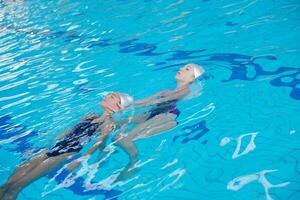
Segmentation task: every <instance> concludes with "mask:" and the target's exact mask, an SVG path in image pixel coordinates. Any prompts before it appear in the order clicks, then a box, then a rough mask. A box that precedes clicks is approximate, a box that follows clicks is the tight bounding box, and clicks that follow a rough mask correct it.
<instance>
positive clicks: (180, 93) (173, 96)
mask: <svg viewBox="0 0 300 200" xmlns="http://www.w3.org/2000/svg"><path fill="white" fill-rule="evenodd" d="M188 94H189V89H188V88H184V89H181V90H175V91H173V92H168V95H167V96H164V97H162V98H160V99H155V100H151V101H148V102H146V103H144V104H140V105H135V106H134V107H135V108H142V107H147V106H152V105H156V104H160V103H164V102H168V101H172V100H177V99H181V98H183V97H185V96H187V95H188Z"/></svg>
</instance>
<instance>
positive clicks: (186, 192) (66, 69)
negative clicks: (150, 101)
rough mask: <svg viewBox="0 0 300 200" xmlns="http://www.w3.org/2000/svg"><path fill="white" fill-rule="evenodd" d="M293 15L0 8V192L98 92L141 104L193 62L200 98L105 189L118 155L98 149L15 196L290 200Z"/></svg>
mask: <svg viewBox="0 0 300 200" xmlns="http://www.w3.org/2000/svg"><path fill="white" fill-rule="evenodd" d="M299 13H300V2H299V1H298V0H293V1H292V0H285V1H284V0H278V1H271V0H264V1H262V0H245V1H233V0H227V1H225V0H224V1H213V0H210V1H209V0H202V1H200V0H197V1H196V0H194V1H193V0H190V1H187V0H185V1H184V0H179V1H176V0H175V1H167V0H166V1H162V0H161V1H151V0H147V1H146V0H144V1H142V0H141V1H125V0H124V1H121V0H120V1H117V0H112V1H107V0H102V1H101V0H98V1H96V0H91V1H71V0H60V1H36V0H27V1H21V0H19V1H0V116H1V117H0V155H1V156H0V157H1V162H0V176H1V177H2V178H1V180H0V185H2V184H4V183H5V181H6V180H7V178H8V177H9V175H11V174H12V173H13V170H14V169H15V167H16V166H17V165H19V164H20V163H21V162H22V161H24V160H25V159H29V158H31V157H32V156H34V155H35V154H36V153H37V152H38V151H39V150H41V149H44V148H49V147H51V144H49V140H51V139H52V138H54V137H55V136H56V135H58V134H59V133H61V132H62V131H63V130H65V129H67V128H68V127H70V126H72V124H74V123H76V121H78V119H79V118H80V117H82V116H83V115H85V114H87V113H90V112H94V111H97V112H101V110H100V107H99V105H98V103H99V101H100V100H101V98H102V96H103V95H104V94H105V93H106V92H108V91H121V92H125V93H128V94H131V95H132V96H134V97H135V98H137V99H138V98H143V97H147V96H149V95H151V94H153V93H154V92H157V91H160V90H163V89H169V88H172V87H175V81H174V75H175V72H176V70H178V69H179V67H181V66H182V65H184V64H186V63H189V62H193V63H197V64H200V65H202V66H203V67H204V68H205V70H206V78H205V80H204V81H203V91H202V95H201V96H199V97H196V98H193V99H189V100H184V101H181V102H179V103H178V107H179V109H180V110H181V115H180V117H179V118H178V121H179V124H178V126H177V127H176V128H174V129H172V130H170V131H168V132H165V133H162V134H160V135H157V136H155V137H152V138H148V139H144V140H140V141H138V142H136V144H137V146H138V149H139V152H140V155H139V163H138V166H137V169H138V170H137V171H136V173H134V174H133V175H132V176H131V177H129V179H127V180H126V181H123V182H119V183H117V184H115V183H112V181H111V180H112V177H113V176H114V175H115V174H117V173H118V172H119V171H120V169H122V168H123V167H125V165H126V163H127V161H128V159H127V156H126V154H125V153H124V152H123V151H122V150H121V149H118V148H117V147H115V146H113V145H109V148H108V151H109V152H113V153H111V154H110V153H109V154H108V155H109V156H108V157H107V158H106V160H105V162H101V165H100V166H95V165H94V164H93V163H99V161H97V159H96V158H95V159H94V160H93V159H91V161H90V162H89V164H85V166H84V167H83V168H82V169H80V170H77V171H76V172H75V178H74V177H70V178H68V177H63V175H58V174H60V171H59V170H56V171H55V172H53V173H52V174H50V175H48V176H45V177H43V178H41V179H39V180H37V181H35V182H34V183H32V184H31V185H29V186H28V187H26V189H24V190H23V192H22V193H21V194H20V195H19V198H18V199H25V200H27V199H49V200H50V199H51V200H56V199H57V200H60V199H71V198H72V199H105V198H106V199H130V200H131V199H132V200H133V199H162V200H170V199H189V200H191V199H197V200H198V199H216V200H217V199H222V200H223V199H225V200H227V199H228V200H229V199H230V200H231V199H237V200H240V199H243V200H244V199H245V200H248V199H249V200H252V199H275V200H277V199H281V200H283V199H284V200H285V199H289V200H297V199H300V192H299V189H300V177H299V175H300V166H299V159H300V151H299V146H300V136H299V134H300V115H299V112H300V59H299V58H300V56H299V55H300V54H299V50H300V45H299V44H300V34H299V33H300V23H299V21H300V15H299ZM136 112H138V111H136ZM95 157H97V155H96V156H95Z"/></svg>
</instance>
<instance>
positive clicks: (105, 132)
mask: <svg viewBox="0 0 300 200" xmlns="http://www.w3.org/2000/svg"><path fill="white" fill-rule="evenodd" d="M113 127H114V124H113V123H111V122H109V123H108V124H106V125H105V126H104V130H103V131H102V134H101V135H100V137H99V139H98V141H97V142H96V143H95V144H94V145H93V146H92V147H91V148H90V149H89V150H88V151H87V152H86V153H85V154H83V157H88V156H90V155H92V154H93V153H94V152H95V151H96V150H97V149H98V148H100V147H101V146H102V145H103V143H104V142H105V140H106V139H107V136H108V135H109V133H110V132H111V131H112V130H113Z"/></svg>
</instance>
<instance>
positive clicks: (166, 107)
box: [147, 100, 180, 119]
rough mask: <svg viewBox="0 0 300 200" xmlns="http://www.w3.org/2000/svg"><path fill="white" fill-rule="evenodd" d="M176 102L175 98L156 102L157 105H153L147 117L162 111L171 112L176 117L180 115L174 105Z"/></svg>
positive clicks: (149, 117)
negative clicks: (159, 102)
mask: <svg viewBox="0 0 300 200" xmlns="http://www.w3.org/2000/svg"><path fill="white" fill-rule="evenodd" d="M176 103H177V100H172V101H167V102H164V103H161V104H157V106H155V107H154V108H152V109H151V110H150V111H149V113H150V114H149V116H148V118H147V119H151V118H152V117H155V116H156V115H159V114H162V113H172V114H174V115H176V116H177V117H178V116H179V115H180V110H178V108H177V107H176Z"/></svg>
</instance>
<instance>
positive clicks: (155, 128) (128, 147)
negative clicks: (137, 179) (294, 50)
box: [115, 113, 177, 180]
mask: <svg viewBox="0 0 300 200" xmlns="http://www.w3.org/2000/svg"><path fill="white" fill-rule="evenodd" d="M176 117H177V116H176V115H174V114H171V113H163V114H159V115H156V116H155V117H153V118H151V119H149V120H147V121H146V122H144V123H141V124H139V125H138V126H136V127H135V128H134V129H133V130H131V131H129V132H128V133H127V134H125V135H124V136H119V135H118V136H116V137H115V141H116V144H117V145H118V146H120V147H121V148H122V149H123V150H124V151H125V152H126V153H127V154H128V156H129V159H130V161H129V163H128V165H127V166H126V168H125V169H124V170H123V171H122V172H121V174H120V176H119V177H118V179H117V180H121V179H123V178H126V177H127V176H128V174H129V173H130V171H132V168H133V167H134V165H135V163H136V162H137V156H138V151H137V148H136V146H135V144H134V141H135V140H138V139H142V138H147V137H151V136H153V135H157V134H159V133H161V132H164V131H167V130H169V129H172V128H174V127H175V126H176V125H177V122H176Z"/></svg>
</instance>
